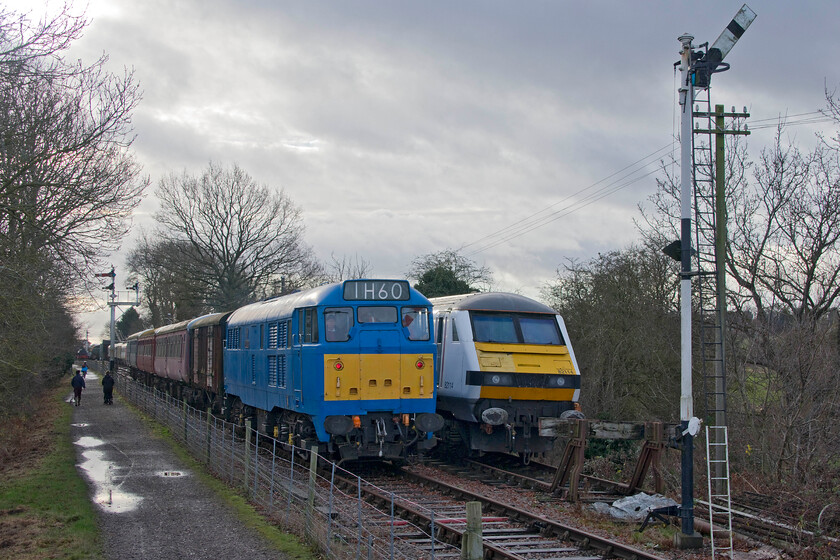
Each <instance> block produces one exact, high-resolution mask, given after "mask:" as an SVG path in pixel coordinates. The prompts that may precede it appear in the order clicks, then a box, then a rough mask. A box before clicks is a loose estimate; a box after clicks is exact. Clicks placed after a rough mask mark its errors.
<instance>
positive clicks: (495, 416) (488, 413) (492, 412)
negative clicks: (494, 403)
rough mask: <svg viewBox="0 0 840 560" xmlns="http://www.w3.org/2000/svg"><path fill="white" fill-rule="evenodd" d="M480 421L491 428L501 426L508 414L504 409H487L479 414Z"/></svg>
mask: <svg viewBox="0 0 840 560" xmlns="http://www.w3.org/2000/svg"><path fill="white" fill-rule="evenodd" d="M481 421H482V422H484V423H485V424H490V425H491V426H501V425H502V424H506V423H507V421H508V413H507V410H505V409H504V408H495V407H494V408H488V409H487V410H485V411H484V412H482V413H481Z"/></svg>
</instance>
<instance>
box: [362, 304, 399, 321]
mask: <svg viewBox="0 0 840 560" xmlns="http://www.w3.org/2000/svg"><path fill="white" fill-rule="evenodd" d="M356 313H357V315H358V317H359V322H360V323H396V322H397V308H396V307H391V306H390V305H377V306H367V307H359V308H358V309H357V310H356Z"/></svg>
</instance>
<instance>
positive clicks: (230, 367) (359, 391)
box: [127, 280, 443, 460]
mask: <svg viewBox="0 0 840 560" xmlns="http://www.w3.org/2000/svg"><path fill="white" fill-rule="evenodd" d="M431 315H432V307H431V303H430V302H429V300H428V299H426V298H425V297H424V296H423V295H422V294H420V293H419V292H417V291H416V290H414V289H412V288H411V286H410V285H409V283H408V282H407V281H405V280H347V281H344V282H341V283H337V284H329V285H325V286H319V287H317V288H313V289H309V290H305V291H300V292H295V293H293V294H289V295H286V296H281V297H277V298H273V299H269V300H266V301H261V302H258V303H254V304H251V305H246V306H244V307H242V308H240V309H237V310H235V311H233V312H232V313H230V314H215V315H212V316H207V317H206V318H199V319H195V320H193V321H189V322H185V324H184V325H183V327H182V328H181V330H183V331H184V334H183V344H181V345H177V346H173V345H172V344H170V345H169V346H172V347H173V348H174V349H175V350H177V351H178V352H183V354H181V353H176V352H175V350H172V349H170V350H168V351H167V352H168V354H167V355H169V354H172V359H173V360H183V361H184V366H183V368H182V369H183V370H184V372H182V373H181V375H180V376H179V378H177V379H175V378H173V377H172V376H171V375H168V374H167V373H166V372H157V371H155V370H154V368H155V367H157V362H155V363H154V364H151V363H150V362H149V361H147V362H145V363H146V365H145V369H148V368H149V367H151V368H152V371H150V372H147V371H145V369H144V366H143V365H141V364H140V362H141V360H136V361H135V362H134V363H130V362H129V363H128V365H129V366H130V367H131V368H132V369H136V370H139V371H140V372H145V373H151V374H153V375H154V376H155V377H157V378H166V386H167V387H168V389H167V390H177V391H178V393H179V396H181V397H183V398H187V397H188V396H190V395H191V396H192V397H191V399H194V398H196V397H199V396H200V398H201V399H202V400H203V401H204V403H205V404H206V403H218V402H220V401H221V402H223V404H224V408H223V412H224V414H225V416H226V417H228V418H229V419H232V420H235V421H241V420H244V419H250V421H251V422H253V425H254V427H255V428H256V429H258V430H260V431H262V432H265V433H268V434H270V435H273V436H275V437H278V438H279V439H281V440H282V441H288V442H290V443H295V444H297V445H301V446H311V445H316V444H317V445H319V447H320V448H321V449H322V450H327V451H330V452H334V453H336V454H337V455H338V456H339V457H340V458H341V459H342V460H351V459H365V458H377V459H401V458H405V457H407V456H408V455H411V454H413V453H415V452H418V451H423V450H425V449H429V448H431V447H433V446H434V445H435V442H436V439H435V438H434V436H433V433H434V432H436V431H438V430H440V429H441V428H442V427H443V418H442V417H441V416H440V415H438V414H437V413H436V412H435V397H436V381H435V374H434V365H435V352H436V348H435V343H434V341H433V340H432V334H431V333H432V322H431ZM205 323H206V325H205ZM208 328H210V329H215V331H214V332H208V333H204V329H208ZM158 331H161V332H160V334H161V335H162V336H166V337H168V338H173V337H174V336H175V334H176V333H175V332H173V329H172V327H162V328H161V329H157V330H156V331H155V339H156V338H157V336H158ZM164 331H165V332H164ZM147 333H148V331H147V332H144V333H143V335H144V336H143V337H139V336H138V337H136V338H143V339H148V338H149V337H148V334H147ZM220 335H223V336H224V341H223V344H213V338H214V337H216V338H218V337H219V336H220ZM202 337H203V338H202ZM205 339H206V340H205ZM202 341H204V342H202ZM147 343H148V340H147ZM221 347H223V350H222V355H221V356H219V355H218V351H217V350H214V349H221ZM151 353H152V354H159V353H160V352H157V351H156V349H152V350H151ZM127 355H131V352H127ZM220 365H221V372H219V371H218V368H219V366H220Z"/></svg>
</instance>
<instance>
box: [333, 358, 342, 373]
mask: <svg viewBox="0 0 840 560" xmlns="http://www.w3.org/2000/svg"><path fill="white" fill-rule="evenodd" d="M333 367H334V368H335V371H341V370H343V369H344V364H343V363H342V362H341V360H338V361H336V362H335V363H334V364H333Z"/></svg>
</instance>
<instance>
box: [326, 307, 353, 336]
mask: <svg viewBox="0 0 840 560" xmlns="http://www.w3.org/2000/svg"><path fill="white" fill-rule="evenodd" d="M352 326H353V309H352V308H351V307H328V308H327V309H324V340H326V341H327V342H344V341H347V340H350V327H352Z"/></svg>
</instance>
